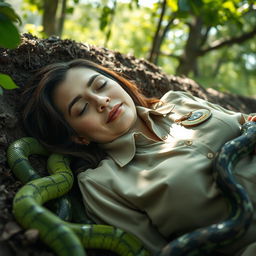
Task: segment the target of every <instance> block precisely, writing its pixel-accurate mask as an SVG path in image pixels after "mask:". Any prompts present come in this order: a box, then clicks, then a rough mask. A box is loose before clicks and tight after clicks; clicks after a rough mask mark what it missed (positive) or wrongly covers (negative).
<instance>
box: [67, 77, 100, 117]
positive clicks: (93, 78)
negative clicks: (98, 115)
mask: <svg viewBox="0 0 256 256" xmlns="http://www.w3.org/2000/svg"><path fill="white" fill-rule="evenodd" d="M99 75H100V74H95V75H92V76H91V77H90V79H89V81H88V83H87V87H90V86H91V85H92V83H93V81H94V80H95V79H96V77H98V76H99ZM81 98H82V96H81V95H78V96H76V97H75V98H74V99H73V100H72V101H71V102H70V103H69V105H68V114H69V115H71V109H72V107H73V105H74V104H75V103H76V102H78V101H79V100H80V99H81Z"/></svg>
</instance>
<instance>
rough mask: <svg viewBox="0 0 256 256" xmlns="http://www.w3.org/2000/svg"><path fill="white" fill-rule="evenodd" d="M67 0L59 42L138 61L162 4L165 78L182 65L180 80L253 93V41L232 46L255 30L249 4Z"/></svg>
mask: <svg viewBox="0 0 256 256" xmlns="http://www.w3.org/2000/svg"><path fill="white" fill-rule="evenodd" d="M26 1H27V3H28V2H29V3H30V5H32V4H34V5H36V6H38V7H37V8H38V14H40V13H42V12H43V5H42V4H41V7H40V3H42V1H39V0H26ZM67 1H68V6H67V9H66V19H65V24H64V30H63V34H62V38H71V39H74V40H76V41H80V42H85V43H89V44H94V45H99V46H105V47H108V48H110V49H113V50H115V49H116V50H118V51H120V52H122V53H129V54H130V53H131V54H133V55H135V56H136V57H138V58H148V57H149V56H150V51H151V50H152V43H153V39H154V37H155V36H156V29H157V24H158V22H159V19H160V16H161V10H162V8H163V3H164V2H166V7H165V12H164V13H163V20H162V23H161V24H160V25H161V26H160V34H159V35H158V36H159V37H162V38H160V39H161V40H160V43H159V45H158V46H159V47H158V48H157V49H156V51H157V54H158V59H157V62H156V63H157V65H159V66H161V67H162V68H163V70H164V71H166V72H167V73H170V74H175V73H176V74H181V73H183V72H184V69H183V71H181V72H179V69H180V70H181V68H180V66H181V65H184V63H185V64H186V63H187V64H186V65H187V67H189V68H187V69H186V70H185V75H187V76H190V77H191V78H193V79H195V80H196V81H198V82H199V83H202V84H203V85H206V86H207V87H213V88H215V89H219V90H222V91H231V92H234V93H240V94H245V95H252V94H256V88H255V86H253V85H254V84H255V80H256V76H255V72H253V71H255V60H256V56H255V47H256V46H255V42H254V41H255V40H249V39H246V40H245V39H244V41H242V42H240V43H236V42H238V41H239V40H237V38H238V37H240V39H241V38H242V36H243V35H245V34H246V33H247V34H248V32H250V31H252V30H253V29H254V28H255V24H256V15H255V12H256V5H255V3H254V1H253V0H194V1H190V0H158V1H157V0H155V1H154V3H153V4H151V5H150V4H149V3H148V6H144V5H141V1H139V0H130V1H129V0H126V1H118V0H92V1H89V0H83V1H80V2H79V5H76V4H75V3H74V1H72V0H67ZM144 2H145V3H146V2H147V1H144ZM148 2H150V1H148ZM77 6H78V8H77ZM39 7H40V8H41V9H40V8H39ZM26 9H27V10H28V7H26ZM70 10H71V11H70ZM27 13H31V11H27ZM30 23H33V22H30ZM30 27H31V26H30ZM37 27H38V26H37ZM192 32H193V33H194V34H193V33H192ZM34 33H35V32H34ZM233 39H236V40H233ZM232 40H233V41H232ZM223 43H224V44H223ZM225 43H226V44H225ZM216 46H217V48H216V49H215V48H214V47H216Z"/></svg>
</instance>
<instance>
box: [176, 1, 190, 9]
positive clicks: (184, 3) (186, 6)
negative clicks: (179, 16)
mask: <svg viewBox="0 0 256 256" xmlns="http://www.w3.org/2000/svg"><path fill="white" fill-rule="evenodd" d="M178 7H179V11H182V12H188V11H190V5H189V1H188V0H179V1H178Z"/></svg>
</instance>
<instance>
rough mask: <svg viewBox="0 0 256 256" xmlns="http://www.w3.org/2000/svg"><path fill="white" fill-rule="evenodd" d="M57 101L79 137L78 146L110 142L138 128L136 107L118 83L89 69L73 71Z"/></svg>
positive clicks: (60, 87) (57, 90) (56, 92)
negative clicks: (135, 127) (136, 124)
mask: <svg viewBox="0 0 256 256" xmlns="http://www.w3.org/2000/svg"><path fill="white" fill-rule="evenodd" d="M53 101H54V104H55V105H56V106H57V108H58V109H59V110H60V111H61V112H62V113H63V115H64V118H65V119H66V121H67V122H68V123H69V125H70V126H71V127H72V128H73V129H74V130H75V131H76V133H77V134H78V136H74V137H73V138H72V139H73V140H74V141H75V142H77V143H82V144H88V143H89V142H90V141H94V142H98V143H106V142H110V141H112V140H114V139H116V138H118V137H119V136H121V135H123V134H125V133H126V132H127V131H128V130H130V129H131V128H132V127H134V125H135V123H136V121H137V112H136V108H135V104H134V102H133V100H132V98H131V97H130V96H129V94H128V93H127V92H126V91H125V90H124V89H123V88H122V87H121V86H120V85H119V84H118V83H117V82H115V81H114V80H112V79H110V78H108V77H105V76H104V75H102V74H100V73H98V72H97V71H94V70H92V69H89V68H83V67H81V68H72V69H70V70H69V71H68V72H67V76H66V79H65V81H64V82H63V83H61V84H60V85H58V86H57V87H56V88H55V90H54V93H53Z"/></svg>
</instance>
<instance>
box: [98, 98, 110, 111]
mask: <svg viewBox="0 0 256 256" xmlns="http://www.w3.org/2000/svg"><path fill="white" fill-rule="evenodd" d="M109 102H110V98H109V97H107V96H98V97H97V98H96V103H97V110H98V111H99V112H102V111H104V109H105V108H106V107H107V106H108V104H109Z"/></svg>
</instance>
